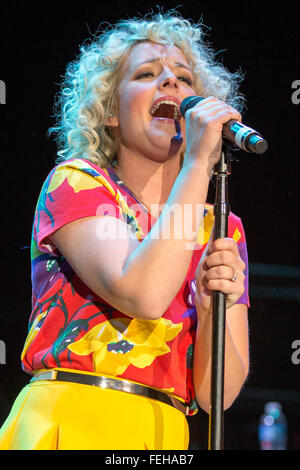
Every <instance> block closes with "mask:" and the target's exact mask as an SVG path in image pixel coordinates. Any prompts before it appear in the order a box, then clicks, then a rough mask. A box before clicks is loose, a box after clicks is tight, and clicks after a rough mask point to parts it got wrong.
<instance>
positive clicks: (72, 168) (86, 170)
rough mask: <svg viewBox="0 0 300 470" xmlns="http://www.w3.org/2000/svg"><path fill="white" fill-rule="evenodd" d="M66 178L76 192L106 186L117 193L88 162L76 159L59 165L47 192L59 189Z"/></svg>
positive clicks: (113, 192)
mask: <svg viewBox="0 0 300 470" xmlns="http://www.w3.org/2000/svg"><path fill="white" fill-rule="evenodd" d="M106 173H107V172H106ZM65 179H67V181H68V184H69V185H70V186H71V187H72V188H73V189H74V192H75V193H78V192H79V191H82V190H86V189H94V188H97V187H99V186H105V187H106V188H107V189H108V191H110V192H111V193H112V194H113V195H115V191H114V189H113V187H112V186H111V184H110V183H109V182H108V181H107V179H106V178H105V177H104V176H102V175H101V173H98V172H97V171H96V170H95V169H94V168H93V167H92V166H91V165H89V164H88V163H87V162H82V161H81V160H74V161H72V162H70V163H65V164H63V165H61V166H58V167H57V169H56V170H55V172H54V175H53V177H52V179H51V181H50V184H49V186H48V190H47V193H51V192H52V191H54V190H55V189H57V188H58V187H59V186H60V185H61V184H62V183H63V182H64V180H65Z"/></svg>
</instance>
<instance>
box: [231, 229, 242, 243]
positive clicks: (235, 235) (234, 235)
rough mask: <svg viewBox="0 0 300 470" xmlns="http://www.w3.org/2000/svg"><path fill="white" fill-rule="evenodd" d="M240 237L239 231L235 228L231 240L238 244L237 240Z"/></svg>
mask: <svg viewBox="0 0 300 470" xmlns="http://www.w3.org/2000/svg"><path fill="white" fill-rule="evenodd" d="M241 236H242V235H241V234H240V231H239V230H238V228H236V229H235V231H234V234H233V237H232V238H233V239H234V240H235V241H236V242H238V241H239V239H240V238H241Z"/></svg>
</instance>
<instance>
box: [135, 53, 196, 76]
mask: <svg viewBox="0 0 300 470" xmlns="http://www.w3.org/2000/svg"><path fill="white" fill-rule="evenodd" d="M153 62H160V57H154V59H149V60H145V61H144V62H141V63H140V64H138V66H137V67H140V66H141V65H143V64H149V63H153ZM174 65H175V66H176V67H181V68H184V69H186V70H188V71H189V72H191V73H192V70H191V69H190V67H188V66H187V65H185V64H183V63H182V62H175V64H174Z"/></svg>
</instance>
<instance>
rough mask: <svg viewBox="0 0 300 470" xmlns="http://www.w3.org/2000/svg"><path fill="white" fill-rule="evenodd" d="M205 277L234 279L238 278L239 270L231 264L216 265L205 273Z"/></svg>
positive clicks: (209, 278)
mask: <svg viewBox="0 0 300 470" xmlns="http://www.w3.org/2000/svg"><path fill="white" fill-rule="evenodd" d="M242 274H243V273H242ZM205 277H206V279H207V280H209V281H210V280H213V279H227V280H229V281H233V279H234V278H236V279H235V280H237V278H238V271H237V270H235V269H234V268H232V267H231V266H223V265H221V266H215V267H213V268H210V269H208V270H207V272H206V273H205ZM233 282H235V281H233Z"/></svg>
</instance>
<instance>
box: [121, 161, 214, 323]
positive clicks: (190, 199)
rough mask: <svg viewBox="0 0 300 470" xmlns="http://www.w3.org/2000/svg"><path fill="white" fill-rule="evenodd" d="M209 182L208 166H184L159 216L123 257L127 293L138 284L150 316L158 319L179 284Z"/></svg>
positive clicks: (123, 274) (187, 260)
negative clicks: (196, 167) (134, 247)
mask: <svg viewBox="0 0 300 470" xmlns="http://www.w3.org/2000/svg"><path fill="white" fill-rule="evenodd" d="M208 185H209V176H208V172H207V169H205V168H204V169H203V170H202V171H200V170H199V169H198V171H195V168H194V167H192V166H191V167H187V168H183V169H182V170H181V172H180V174H179V176H178V177H177V180H176V182H175V184H174V186H173V188H172V191H171V193H170V196H169V198H168V200H167V203H166V204H165V206H164V208H163V210H162V212H161V215H160V217H159V219H158V220H157V222H156V223H155V224H154V226H153V227H152V229H151V231H150V232H149V234H148V235H147V236H146V238H145V239H144V240H143V242H142V243H141V244H140V245H139V246H138V247H137V248H136V249H135V250H134V252H133V253H132V254H131V255H130V256H129V257H128V258H127V260H126V263H125V265H124V267H123V272H122V276H123V279H124V280H126V286H127V292H128V286H132V287H133V288H134V286H136V285H139V292H140V295H141V299H142V303H143V308H144V309H145V311H146V312H148V311H149V315H150V314H151V315H154V317H157V318H159V317H160V316H161V315H162V314H163V313H164V312H165V310H166V309H167V308H168V306H169V305H170V303H171V302H172V300H173V299H174V297H175V296H176V294H177V292H178V291H179V289H180V287H181V286H182V283H183V281H184V279H185V276H186V273H187V270H188V267H189V264H190V261H191V257H192V254H193V250H194V247H195V242H196V237H197V232H198V229H199V226H200V223H201V220H202V218H203V213H204V204H205V202H206V197H207V191H208ZM129 289H130V287H129ZM135 295H136V294H135Z"/></svg>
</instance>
